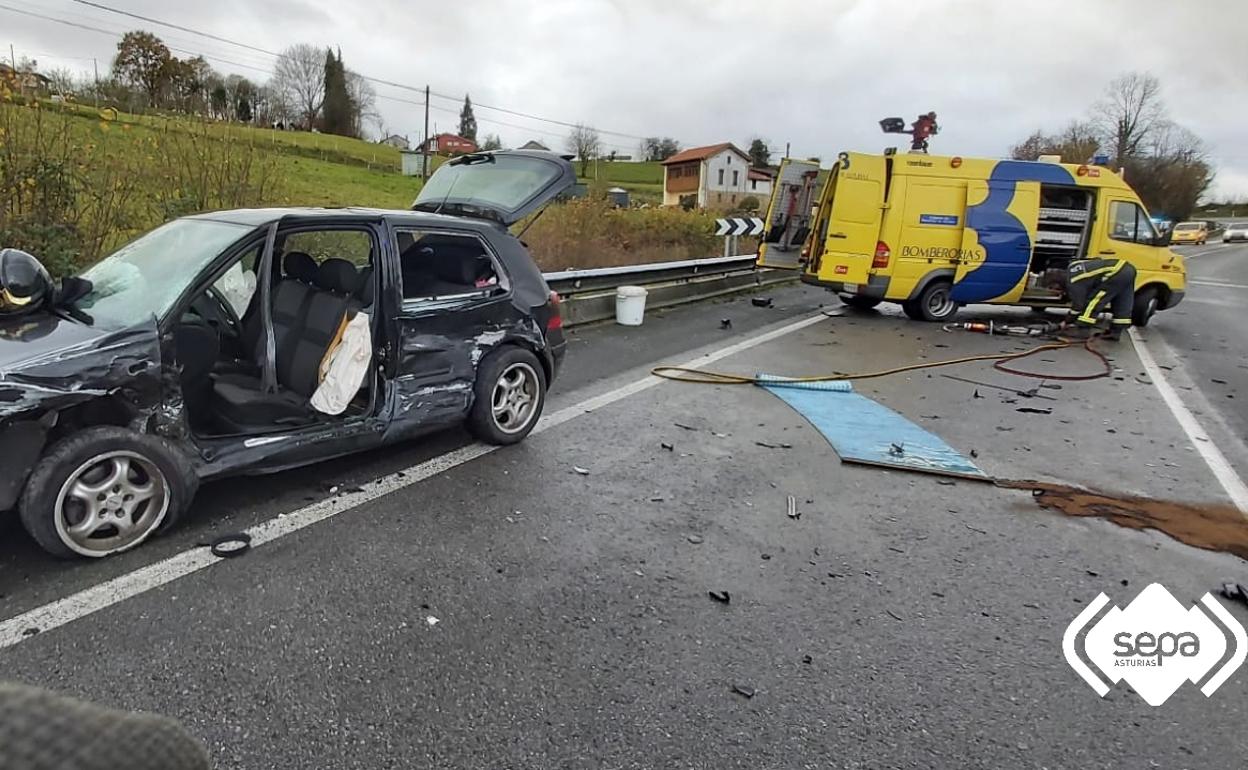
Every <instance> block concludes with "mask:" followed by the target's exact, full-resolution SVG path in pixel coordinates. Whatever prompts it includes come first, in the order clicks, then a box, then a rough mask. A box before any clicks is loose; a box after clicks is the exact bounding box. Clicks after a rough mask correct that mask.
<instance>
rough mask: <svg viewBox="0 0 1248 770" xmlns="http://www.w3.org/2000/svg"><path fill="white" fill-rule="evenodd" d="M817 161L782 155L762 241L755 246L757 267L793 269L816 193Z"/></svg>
mask: <svg viewBox="0 0 1248 770" xmlns="http://www.w3.org/2000/svg"><path fill="white" fill-rule="evenodd" d="M818 178H819V164H818V163H815V162H814V161H809V160H794V159H792V158H785V159H784V160H782V161H780V170H779V171H778V172H777V173H776V183H775V185H774V186H773V187H772V190H771V202H770V204H769V205H768V207H767V219H766V226H765V229H764V230H763V240H762V243H760V244H759V247H758V266H759V267H779V268H785V269H788V270H793V269H795V268H797V266H798V260H799V259H800V258H801V255H802V246H803V245H804V244H805V243H806V237H807V236H808V235H810V223H811V207H812V206H814V204H815V201H816V196H817V195H818V192H819V191H818V189H817V188H818V185H817V180H818Z"/></svg>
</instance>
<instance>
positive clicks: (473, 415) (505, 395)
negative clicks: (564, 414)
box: [468, 346, 546, 444]
mask: <svg viewBox="0 0 1248 770" xmlns="http://www.w3.org/2000/svg"><path fill="white" fill-rule="evenodd" d="M473 395H474V397H473V402H472V411H470V412H469V413H468V430H469V432H471V433H472V435H474V436H476V437H477V438H479V439H481V440H482V441H485V442H488V443H490V444H515V443H517V442H519V441H521V440H522V439H523V438H524V437H525V436H527V435H529V432H530V431H532V430H533V426H534V425H536V424H537V419H538V418H539V417H541V415H542V407H543V406H544V405H545V403H546V375H545V373H544V372H543V371H542V365H541V363H539V362H538V360H537V356H535V355H533V354H532V353H530V352H529V351H527V350H525V349H523V348H518V347H513V346H507V347H505V348H501V349H500V350H498V351H496V352H494V353H492V354H490V355H489V356H488V357H486V359H485V360H484V361H482V362H481V366H480V367H478V369H477V382H476V384H475V385H474V386H473Z"/></svg>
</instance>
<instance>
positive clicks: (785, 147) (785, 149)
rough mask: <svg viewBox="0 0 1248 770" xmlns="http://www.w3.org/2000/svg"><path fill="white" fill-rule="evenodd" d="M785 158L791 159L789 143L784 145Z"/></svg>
mask: <svg viewBox="0 0 1248 770" xmlns="http://www.w3.org/2000/svg"><path fill="white" fill-rule="evenodd" d="M784 157H786V158H787V157H789V143H788V142H785V143H784Z"/></svg>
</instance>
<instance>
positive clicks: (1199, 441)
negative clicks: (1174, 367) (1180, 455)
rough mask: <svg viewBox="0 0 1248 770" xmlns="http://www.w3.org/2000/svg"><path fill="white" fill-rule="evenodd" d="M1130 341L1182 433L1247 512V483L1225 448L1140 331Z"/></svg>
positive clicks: (1233, 499) (1132, 335) (1236, 502)
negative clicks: (1189, 404) (1203, 424)
mask: <svg viewBox="0 0 1248 770" xmlns="http://www.w3.org/2000/svg"><path fill="white" fill-rule="evenodd" d="M1131 343H1132V344H1133V345H1134V346H1135V352H1136V354H1137V355H1139V357H1140V363H1141V364H1143V365H1144V371H1145V372H1147V373H1148V378H1149V379H1150V380H1152V381H1153V384H1154V385H1156V386H1157V392H1158V393H1160V394H1161V399H1162V400H1163V401H1165V402H1166V406H1168V407H1170V411H1171V412H1172V413H1173V414H1174V419H1176V420H1178V422H1179V426H1180V427H1181V428H1183V432H1184V433H1186V434H1187V438H1188V440H1189V441H1191V442H1192V446H1194V447H1196V451H1197V452H1199V453H1200V456H1201V457H1202V458H1203V459H1204V461H1205V465H1208V466H1209V470H1210V471H1212V472H1213V476H1214V478H1216V479H1217V480H1218V483H1219V484H1221V485H1222V489H1224V490H1226V494H1227V497H1229V498H1231V502H1233V503H1234V504H1235V507H1237V508H1239V510H1241V511H1243V512H1244V513H1245V514H1248V485H1245V484H1244V480H1243V479H1241V478H1240V477H1239V474H1237V473H1235V469H1234V468H1232V467H1231V464H1230V463H1229V462H1227V459H1226V455H1224V454H1222V450H1220V449H1218V446H1217V444H1214V443H1213V439H1211V438H1209V434H1208V432H1207V431H1206V430H1205V429H1204V428H1202V427H1201V425H1200V423H1199V422H1198V421H1197V420H1196V416H1195V415H1193V414H1192V412H1191V410H1190V409H1188V408H1187V405H1186V404H1184V403H1183V399H1182V398H1181V397H1180V396H1179V393H1178V391H1177V390H1175V389H1174V388H1173V387H1172V386H1171V385H1170V383H1169V381H1167V380H1166V376H1165V373H1164V372H1163V371H1162V369H1161V367H1160V366H1158V365H1157V362H1156V361H1155V360H1153V354H1152V353H1150V352H1149V350H1148V348H1147V347H1146V346H1145V344H1144V340H1142V339H1141V338H1140V334H1139V332H1138V331H1136V330H1135V329H1134V328H1132V329H1131Z"/></svg>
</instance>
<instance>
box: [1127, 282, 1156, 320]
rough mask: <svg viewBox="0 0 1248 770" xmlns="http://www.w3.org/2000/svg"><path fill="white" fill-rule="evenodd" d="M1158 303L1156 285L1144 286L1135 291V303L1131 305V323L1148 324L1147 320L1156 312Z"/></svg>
mask: <svg viewBox="0 0 1248 770" xmlns="http://www.w3.org/2000/svg"><path fill="white" fill-rule="evenodd" d="M1159 303H1160V299H1159V297H1158V294H1157V287H1156V286H1146V287H1145V288H1143V289H1140V290H1139V291H1137V292H1136V293H1135V303H1134V304H1133V305H1132V306H1131V323H1133V324H1135V325H1136V326H1148V322H1149V321H1151V320H1152V318H1153V315H1155V314H1156V313H1157V305H1158V304H1159Z"/></svg>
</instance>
